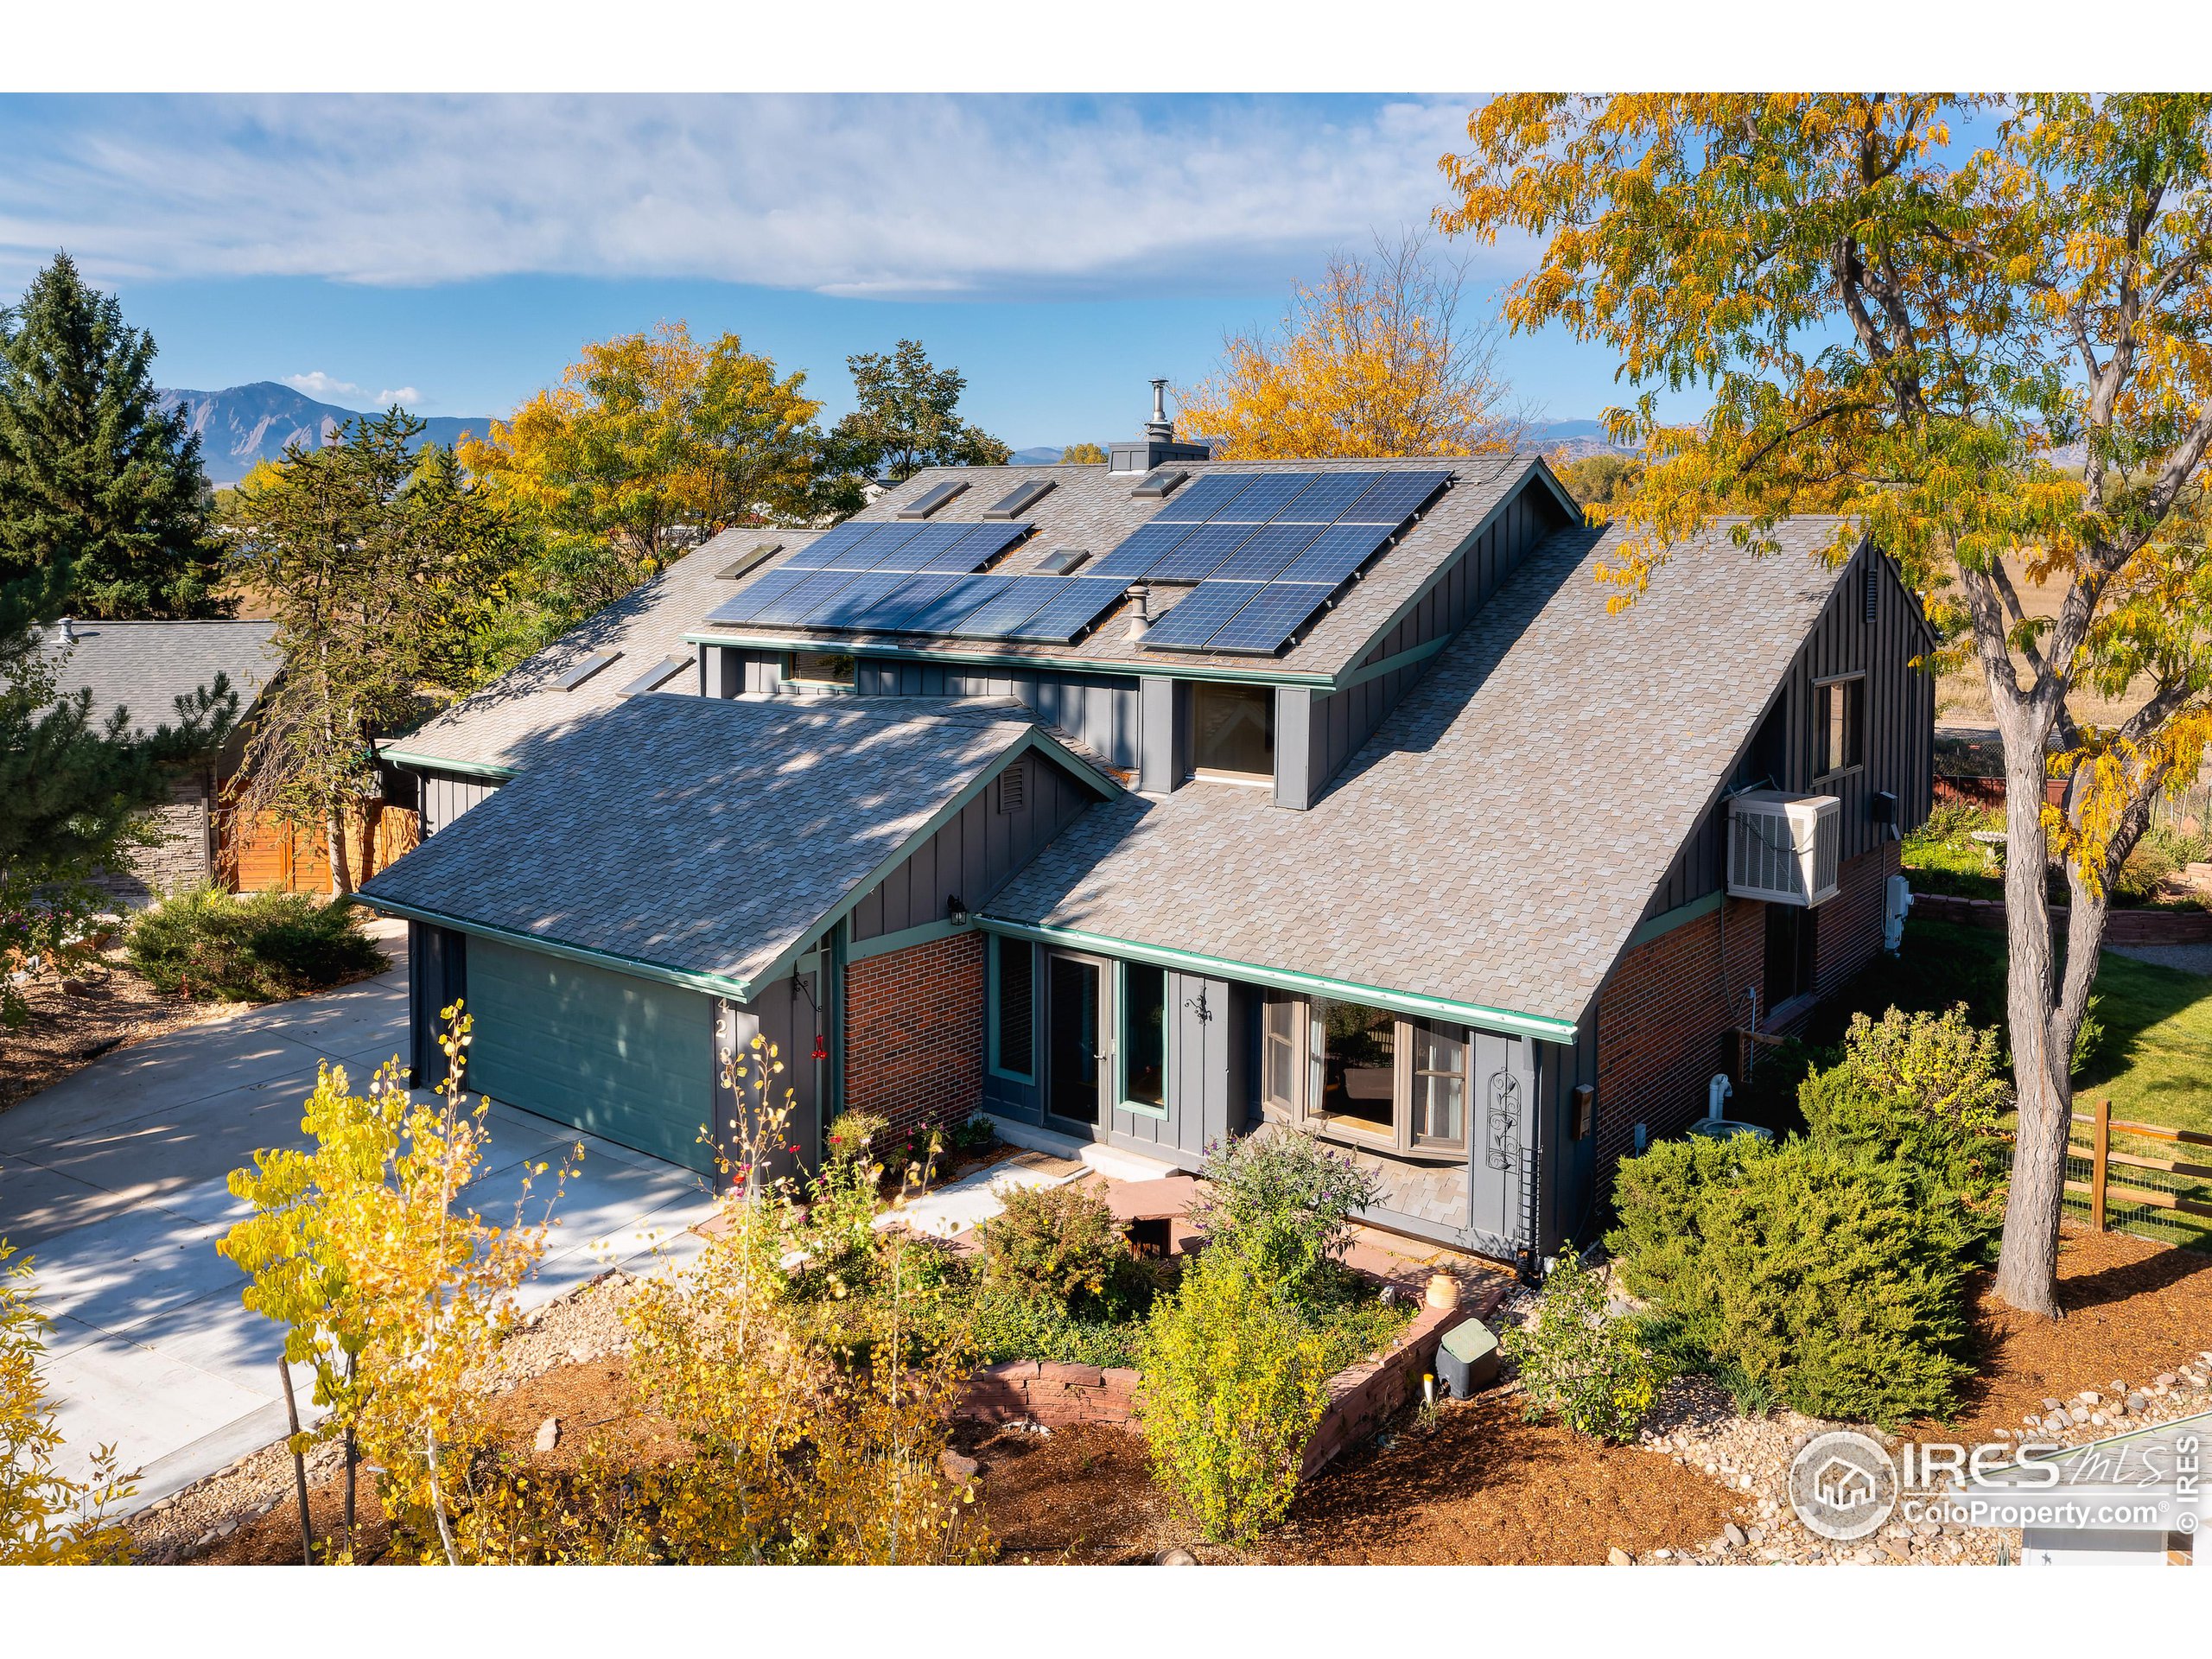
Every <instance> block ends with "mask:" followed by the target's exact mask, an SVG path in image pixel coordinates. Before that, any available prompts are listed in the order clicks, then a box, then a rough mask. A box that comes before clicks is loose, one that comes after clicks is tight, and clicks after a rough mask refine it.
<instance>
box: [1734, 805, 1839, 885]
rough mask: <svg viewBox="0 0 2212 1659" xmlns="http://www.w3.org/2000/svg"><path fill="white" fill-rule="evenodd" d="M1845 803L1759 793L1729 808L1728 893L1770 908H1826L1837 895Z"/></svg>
mask: <svg viewBox="0 0 2212 1659" xmlns="http://www.w3.org/2000/svg"><path fill="white" fill-rule="evenodd" d="M1842 851H1843V803H1842V802H1841V801H1840V800H1838V799H1837V798H1835V797H1834V796H1833V795H1785V794H1783V792H1782V791H1780V790H1777V789H1755V790H1751V791H1748V792H1747V793H1745V794H1742V795H1738V796H1736V797H1734V798H1732V799H1731V800H1730V801H1729V803H1728V891H1729V893H1730V894H1731V895H1732V897H1734V898H1738V899H1764V900H1766V902H1767V903H1769V904H1770V905H1807V906H1811V905H1818V904H1824V903H1826V902H1827V900H1828V899H1833V898H1834V897H1835V895H1836V872H1837V867H1838V865H1839V864H1840V862H1841V861H1842V859H1841V855H1842Z"/></svg>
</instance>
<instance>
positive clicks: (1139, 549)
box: [1090, 522, 1198, 582]
mask: <svg viewBox="0 0 2212 1659" xmlns="http://www.w3.org/2000/svg"><path fill="white" fill-rule="evenodd" d="M1197 528H1198V526H1197V525H1195V524H1160V523H1157V522H1154V523H1153V524H1145V525H1143V526H1141V527H1140V528H1139V529H1138V530H1136V531H1134V532H1132V533H1131V534H1130V535H1129V536H1128V537H1127V538H1126V539H1125V540H1124V541H1123V542H1122V544H1121V545H1120V546H1119V547H1117V548H1116V549H1115V550H1113V551H1112V552H1111V553H1109V554H1108V555H1107V556H1105V557H1104V558H1103V559H1101V560H1099V561H1098V563H1096V564H1095V565H1093V566H1092V567H1091V569H1090V574H1091V575H1094V576H1112V577H1114V578H1116V580H1117V581H1121V582H1135V581H1136V580H1137V579H1138V578H1139V577H1141V575H1144V573H1145V572H1146V571H1147V570H1148V569H1151V568H1152V565H1153V563H1154V561H1156V560H1158V559H1159V558H1160V557H1161V556H1163V555H1165V554H1166V552H1167V551H1168V550H1170V549H1172V548H1173V546H1174V545H1175V543H1178V542H1179V541H1181V540H1182V539H1183V538H1184V537H1185V536H1188V535H1189V534H1190V533H1191V532H1192V531H1194V530H1196V529H1197Z"/></svg>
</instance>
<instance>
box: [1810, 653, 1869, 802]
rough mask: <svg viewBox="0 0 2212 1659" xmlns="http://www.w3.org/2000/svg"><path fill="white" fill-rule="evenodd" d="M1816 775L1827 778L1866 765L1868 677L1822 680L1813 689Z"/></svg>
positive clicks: (1814, 765) (1814, 768)
mask: <svg viewBox="0 0 2212 1659" xmlns="http://www.w3.org/2000/svg"><path fill="white" fill-rule="evenodd" d="M1813 696H1814V699H1815V702H1814V706H1813V721H1814V724H1813V775H1814V776H1815V778H1827V777H1829V776H1831V775H1833V774H1834V773H1836V772H1848V771H1850V770H1851V768H1852V767H1853V766H1864V765H1865V764H1866V676H1865V675H1864V674H1853V675H1852V676H1851V677H1849V678H1848V679H1840V680H1823V681H1822V682H1821V683H1819V684H1818V685H1816V686H1815V687H1814V688H1813Z"/></svg>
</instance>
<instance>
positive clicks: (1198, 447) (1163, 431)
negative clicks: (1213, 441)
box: [1106, 380, 1213, 475]
mask: <svg viewBox="0 0 2212 1659" xmlns="http://www.w3.org/2000/svg"><path fill="white" fill-rule="evenodd" d="M1212 453H1213V452H1212V451H1211V449H1209V448H1207V447H1206V446H1205V444H1203V443H1178V442H1176V441H1175V423H1174V422H1173V421H1171V420H1169V419H1168V418H1167V382H1166V381H1165V380H1155V381H1154V382H1153V383H1152V418H1151V419H1150V420H1148V421H1147V422H1146V423H1144V436H1143V437H1141V438H1140V439H1138V440H1137V442H1135V443H1117V444H1114V445H1112V446H1111V447H1110V448H1108V450H1107V452H1106V471H1107V473H1108V474H1109V475H1112V474H1133V473H1148V472H1150V471H1151V470H1152V469H1153V468H1154V467H1157V466H1159V465H1160V462H1161V461H1205V460H1206V459H1208V458H1209V457H1210V456H1211V454H1212Z"/></svg>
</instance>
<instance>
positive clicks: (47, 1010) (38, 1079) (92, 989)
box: [0, 950, 250, 1111]
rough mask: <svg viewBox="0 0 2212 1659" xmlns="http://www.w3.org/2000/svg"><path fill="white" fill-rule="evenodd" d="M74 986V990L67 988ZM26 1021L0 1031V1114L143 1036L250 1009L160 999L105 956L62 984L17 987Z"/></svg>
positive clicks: (112, 956)
mask: <svg viewBox="0 0 2212 1659" xmlns="http://www.w3.org/2000/svg"><path fill="white" fill-rule="evenodd" d="M70 986H74V987H75V989H70V988H68V987H70ZM22 991H23V998H24V1001H26V1002H28V1003H29V1005H30V1017H29V1020H28V1021H27V1022H26V1023H25V1024H24V1025H23V1026H22V1027H19V1028H18V1029H16V1030H14V1031H10V1032H4V1033H0V1111H4V1110H5V1109H7V1108H8V1107H10V1106H12V1105H14V1104H15V1103H16V1102H17V1101H19V1100H27V1099H29V1097H30V1096H33V1095H35V1094H37V1093H38V1092H39V1091H40V1090H44V1089H50V1088H52V1087H53V1086H54V1084H57V1083H59V1082H60V1081H61V1080H62V1079H63V1078H64V1077H68V1076H70V1075H71V1074H72V1073H73V1072H76V1071H81V1070H82V1069H83V1068H84V1067H86V1066H87V1065H91V1064H92V1062H93V1061H94V1060H96V1059H99V1058H100V1057H101V1056H102V1055H104V1054H107V1053H111V1052H113V1051H115V1050H116V1049H118V1048H124V1047H128V1046H130V1044H132V1043H139V1042H143V1041H145V1039H147V1038H149V1037H159V1036H162V1034H164V1033H168V1032H172V1031H181V1030H182V1029H184V1028H185V1027H188V1026H197V1025H204V1024H205V1023H207V1021H209V1020H227V1019H229V1018H230V1017H231V1016H232V1014H241V1013H244V1012H245V1008H246V1007H248V1006H250V1005H246V1004H239V1003H233V1004H231V1005H230V1006H228V1007H223V1006H218V1005H213V1004H207V1003H200V1002H188V1001H182V1000H181V999H179V998H176V997H170V996H163V995H162V994H161V993H160V992H159V991H157V990H156V989H155V988H153V987H152V986H151V985H149V984H148V983H147V982H145V981H144V980H143V979H141V978H140V977H139V976H137V974H134V973H132V972H131V971H130V969H129V968H127V967H126V966H124V963H123V961H122V953H121V952H120V951H119V950H118V951H110V952H107V953H105V954H104V955H103V956H102V957H100V958H99V960H98V962H97V963H93V964H90V965H88V966H87V967H86V968H85V969H82V970H80V971H79V972H78V973H76V974H73V975H72V976H71V977H70V978H69V979H68V980H67V981H66V982H56V981H54V980H52V979H38V980H35V981H33V982H30V983H29V984H27V985H25V986H24V987H23V988H22Z"/></svg>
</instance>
